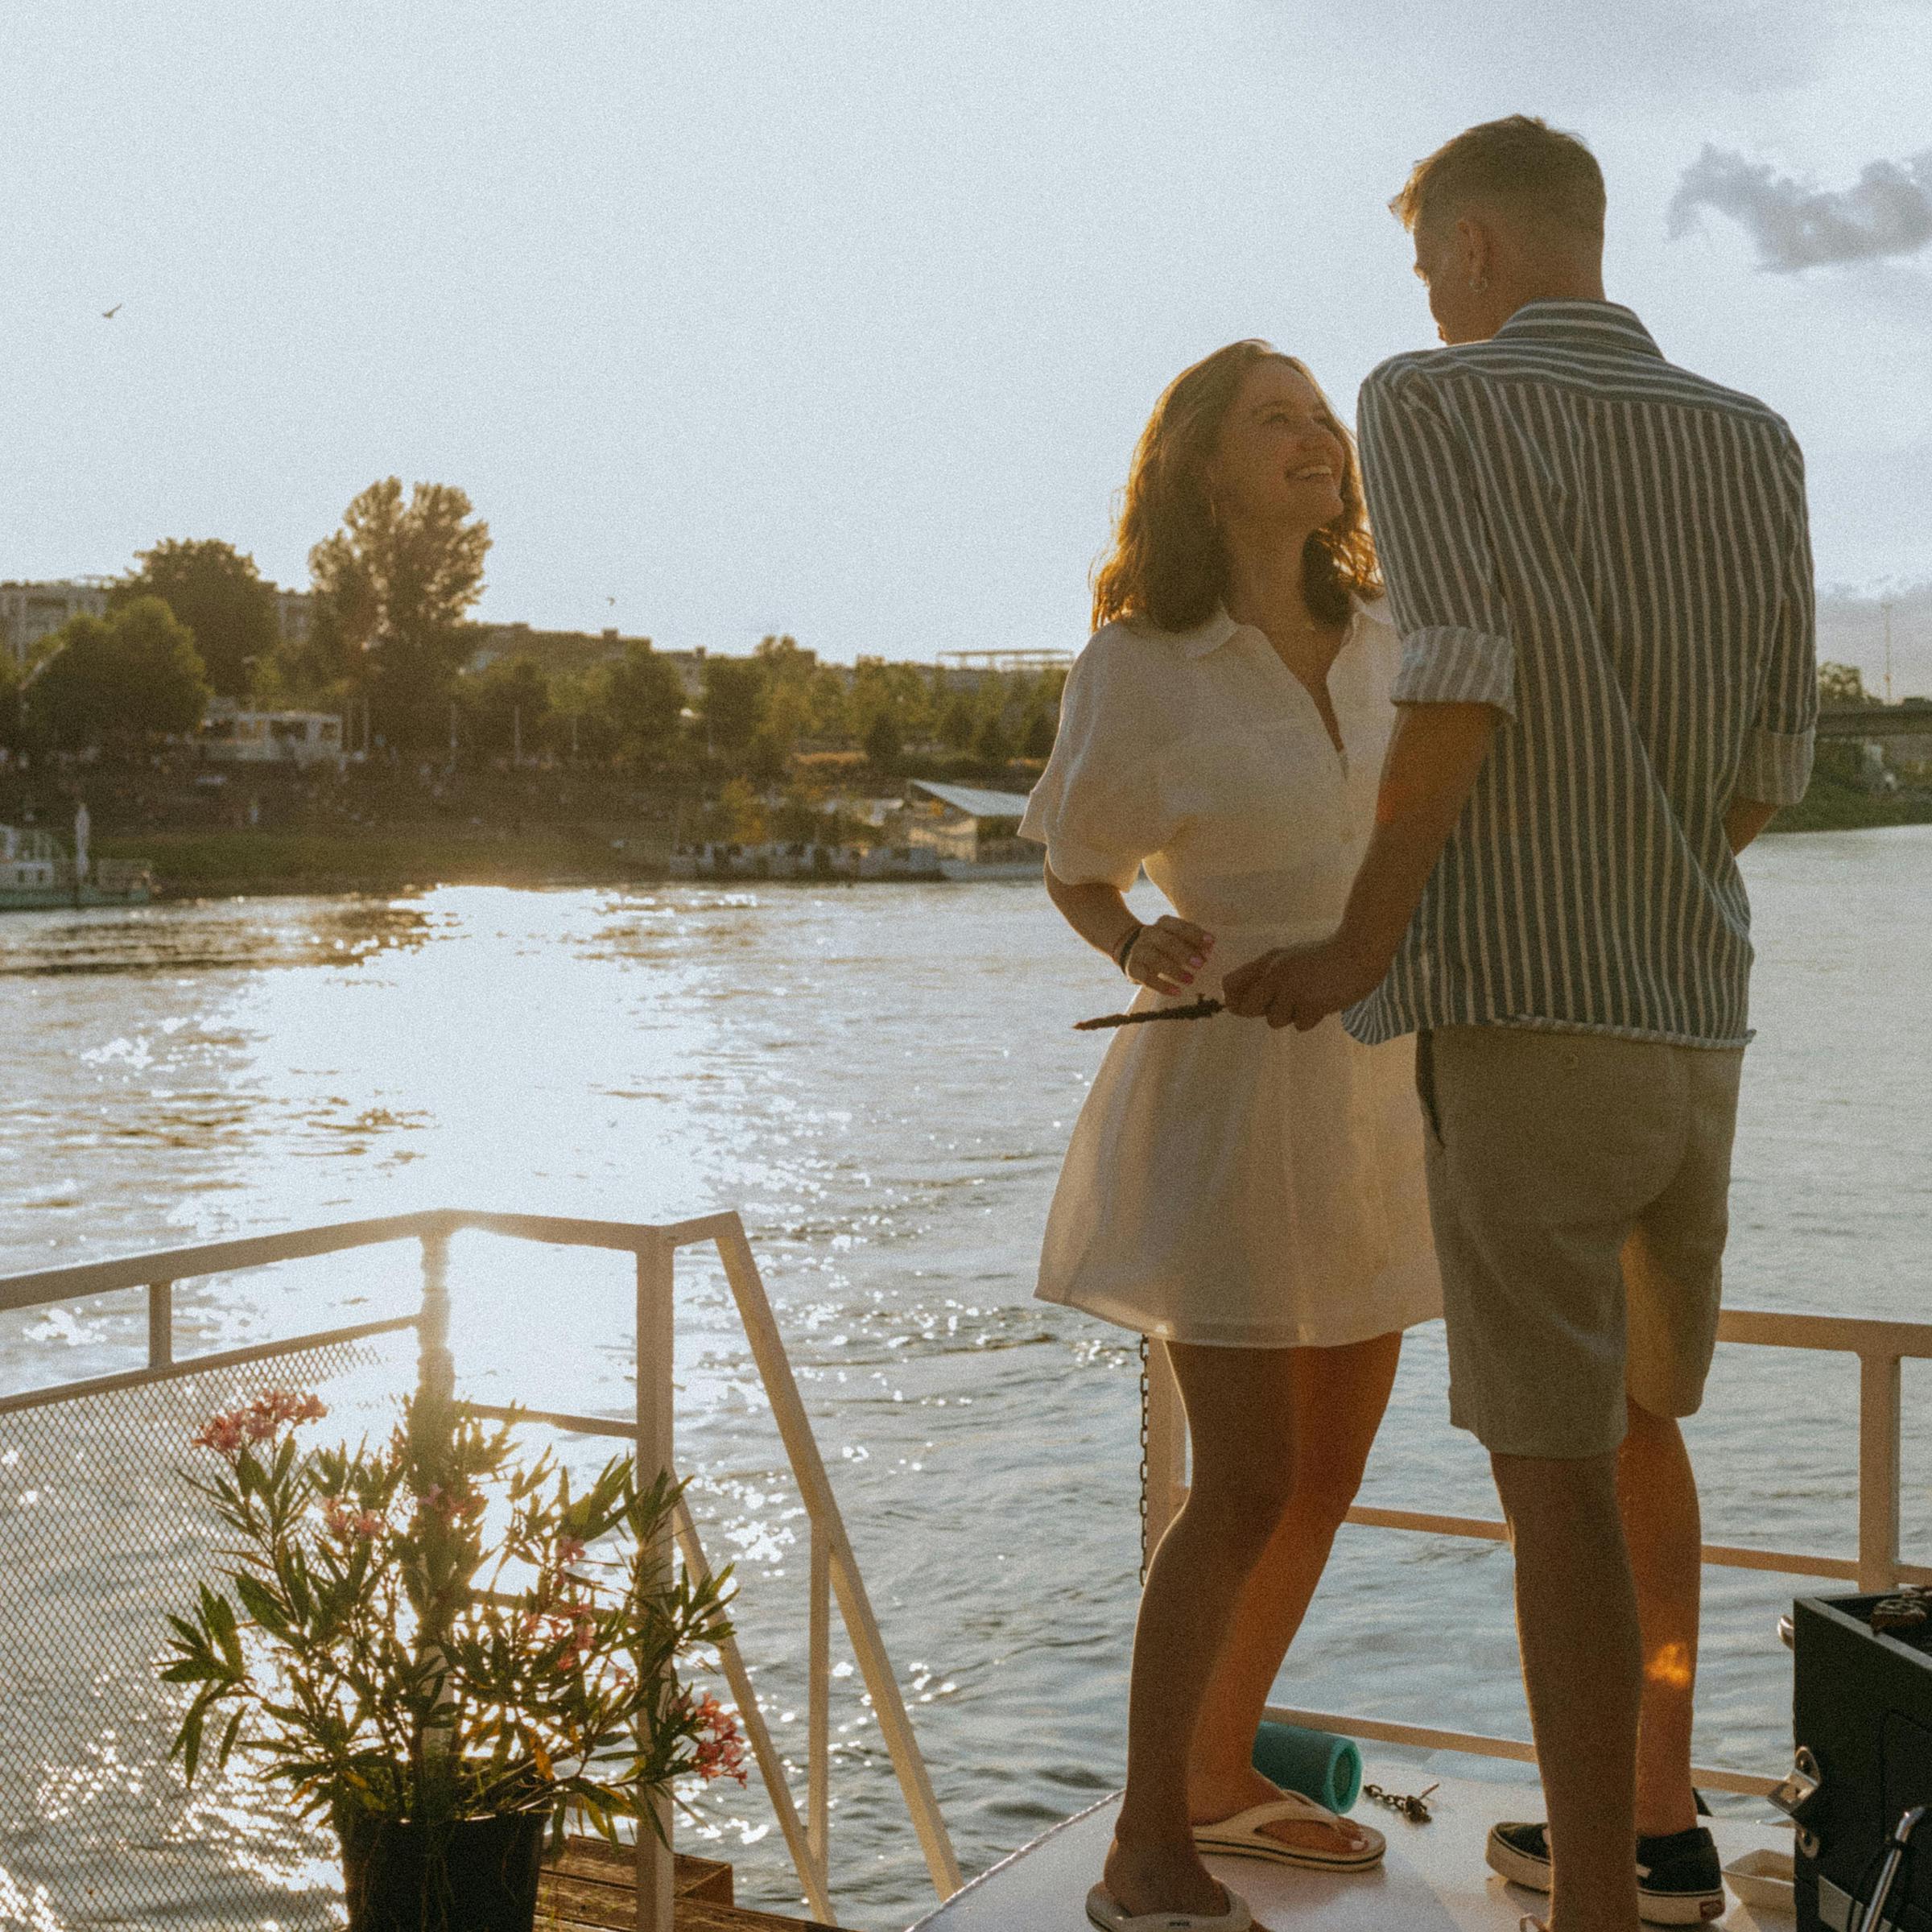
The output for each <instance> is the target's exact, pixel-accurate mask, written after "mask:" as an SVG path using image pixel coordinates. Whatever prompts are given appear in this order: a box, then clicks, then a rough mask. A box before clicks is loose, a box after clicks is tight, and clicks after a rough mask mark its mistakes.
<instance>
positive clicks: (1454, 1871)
mask: <svg viewBox="0 0 1932 1932" xmlns="http://www.w3.org/2000/svg"><path fill="white" fill-rule="evenodd" d="M1437 1775H1438V1774H1437V1773H1434V1772H1430V1773H1426V1774H1425V1775H1423V1776H1422V1777H1421V1778H1420V1780H1419V1781H1418V1776H1417V1771H1416V1767H1415V1765H1414V1763H1412V1762H1400V1763H1393V1762H1392V1763H1384V1764H1378V1763H1377V1761H1375V1760H1373V1759H1370V1760H1369V1762H1368V1765H1367V1776H1368V1777H1369V1781H1370V1782H1372V1783H1379V1784H1381V1785H1386V1786H1387V1787H1388V1788H1389V1789H1390V1790H1400V1791H1415V1790H1420V1789H1421V1788H1422V1785H1426V1784H1427V1783H1429V1782H1430V1781H1431V1780H1432V1779H1433V1778H1434V1777H1435V1776H1437ZM1429 1802H1430V1809H1431V1810H1432V1811H1433V1813H1434V1817H1433V1818H1432V1819H1431V1821H1430V1823H1428V1824H1426V1825H1413V1824H1410V1823H1409V1822H1408V1821H1407V1820H1406V1818H1402V1817H1400V1816H1399V1815H1397V1814H1394V1813H1392V1812H1389V1811H1386V1810H1383V1809H1382V1808H1381V1806H1374V1805H1371V1804H1369V1802H1367V1801H1366V1800H1364V1801H1363V1802H1361V1803H1360V1804H1359V1805H1357V1806H1356V1816H1357V1817H1359V1818H1364V1819H1365V1820H1367V1821H1368V1822H1369V1823H1373V1824H1374V1825H1375V1826H1377V1827H1378V1828H1379V1829H1381V1831H1384V1832H1385V1834H1386V1835H1387V1837H1388V1839H1389V1856H1387V1858H1386V1859H1385V1860H1384V1861H1383V1862H1382V1864H1381V1867H1380V1868H1378V1869H1377V1870H1376V1871H1375V1872H1369V1873H1364V1874H1357V1875H1354V1876H1340V1875H1334V1874H1330V1873H1326V1872H1307V1871H1299V1870H1296V1869H1294V1868H1292V1867H1289V1866H1285V1865H1271V1864H1266V1863H1265V1862H1264V1861H1262V1860H1257V1859H1251V1858H1240V1859H1234V1858H1210V1859H1209V1860H1208V1867H1209V1868H1210V1869H1211V1870H1212V1872H1213V1873H1214V1875H1215V1876H1216V1877H1217V1878H1218V1879H1220V1880H1221V1882H1222V1883H1223V1884H1224V1885H1232V1887H1234V1889H1236V1891H1238V1892H1240V1893H1241V1895H1242V1896H1243V1897H1245V1899H1246V1900H1247V1901H1248V1902H1249V1905H1250V1906H1251V1907H1253V1911H1254V1916H1255V1922H1256V1925H1257V1926H1258V1927H1265V1928H1268V1929H1269V1932H1517V1922H1518V1921H1519V1920H1520V1918H1521V1916H1522V1914H1523V1913H1525V1912H1534V1911H1538V1910H1539V1909H1540V1907H1541V1905H1542V1903H1543V1902H1544V1901H1542V1899H1541V1897H1540V1895H1539V1894H1538V1893H1534V1892H1525V1891H1521V1890H1519V1889H1517V1888H1516V1887H1515V1886H1513V1885H1505V1883H1504V1882H1503V1880H1501V1879H1500V1878H1498V1877H1496V1875H1495V1874H1494V1873H1493V1872H1491V1871H1490V1870H1489V1868H1488V1866H1487V1865H1485V1864H1484V1863H1483V1845H1484V1841H1485V1839H1487V1838H1488V1833H1489V1827H1490V1826H1491V1825H1492V1824H1493V1823H1496V1820H1497V1819H1498V1818H1538V1817H1541V1816H1542V1794H1541V1793H1540V1792H1539V1791H1538V1790H1537V1788H1536V1787H1535V1786H1534V1785H1524V1784H1514V1783H1496V1782H1491V1781H1480V1782H1478V1781H1475V1780H1472V1779H1467V1778H1459V1777H1445V1778H1443V1784H1442V1788H1441V1790H1439V1791H1438V1792H1436V1794H1435V1795H1434V1796H1433V1797H1432V1798H1430V1801H1429ZM1118 1803H1119V1794H1115V1795H1114V1796H1113V1797H1112V1798H1106V1799H1104V1800H1103V1801H1102V1802H1100V1803H1099V1804H1097V1805H1096V1806H1092V1808H1091V1809H1090V1810H1086V1811H1083V1812H1081V1813H1080V1814H1079V1815H1078V1816H1077V1817H1074V1818H1069V1819H1067V1822H1066V1823H1064V1824H1062V1825H1059V1826H1056V1827H1055V1829H1054V1830H1053V1831H1050V1832H1048V1833H1047V1835H1046V1836H1045V1837H1043V1838H1040V1839H1035V1840H1034V1843H1032V1844H1031V1845H1030V1846H1028V1847H1026V1848H1025V1849H1024V1850H1023V1851H1021V1852H1016V1853H1015V1854H1014V1855H1013V1856H1012V1857H1011V1858H1009V1859H1008V1860H1005V1862H1004V1863H1003V1864H997V1865H995V1866H994V1867H993V1868H992V1869H991V1870H990V1871H988V1872H985V1873H983V1874H982V1875H981V1876H980V1877H979V1878H977V1879H976V1880H973V1882H972V1884H971V1885H968V1886H967V1887H966V1889H964V1891H962V1892H958V1893H955V1894H954V1895H953V1897H952V1898H951V1899H949V1900H948V1901H947V1902H946V1903H945V1904H944V1905H942V1906H940V1907H939V1909H938V1910H937V1911H936V1912H933V1913H929V1914H928V1915H927V1917H926V1918H923V1919H921V1920H920V1921H919V1924H918V1926H916V1927H914V1932H1082V1928H1084V1926H1086V1925H1087V1916H1086V1911H1085V1901H1086V1897H1087V1890H1088V1887H1089V1886H1090V1885H1092V1884H1093V1883H1094V1881H1095V1880H1096V1879H1097V1878H1098V1877H1099V1876H1100V1861H1101V1859H1102V1858H1103V1857H1104V1855H1105V1853H1106V1850H1107V1843H1108V1839H1109V1837H1110V1836H1111V1835H1112V1833H1113V1814H1114V1810H1115V1808H1116V1806H1117V1805H1118ZM1711 1822H1712V1824H1713V1827H1714V1830H1715V1835H1716V1838H1717V1842H1718V1848H1719V1852H1720V1853H1721V1854H1722V1856H1723V1857H1724V1862H1725V1863H1726V1864H1729V1863H1730V1862H1731V1861H1732V1860H1733V1859H1734V1858H1736V1857H1737V1856H1740V1855H1741V1854H1742V1853H1744V1852H1748V1851H1752V1850H1755V1849H1757V1848H1759V1847H1779V1848H1781V1849H1784V1850H1789V1849H1790V1843H1791V1835H1790V1832H1788V1831H1785V1832H1780V1831H1778V1829H1777V1827H1775V1826H1772V1825H1758V1824H1753V1823H1748V1822H1740V1821H1738V1820H1735V1819H1727V1818H1719V1819H1714V1820H1713V1821H1711ZM1792 1924H1793V1921H1792V1920H1791V1919H1790V1918H1785V1917H1782V1916H1775V1915H1772V1914H1769V1913H1754V1912H1753V1911H1752V1909H1751V1908H1750V1907H1748V1906H1746V1905H1740V1904H1739V1903H1738V1901H1736V1898H1735V1897H1733V1898H1732V1901H1731V1909H1730V1910H1729V1912H1728V1913H1727V1914H1726V1915H1725V1917H1724V1918H1721V1919H1719V1920H1717V1921H1715V1926H1717V1927H1720V1928H1722V1929H1723V1932H1791V1926H1792Z"/></svg>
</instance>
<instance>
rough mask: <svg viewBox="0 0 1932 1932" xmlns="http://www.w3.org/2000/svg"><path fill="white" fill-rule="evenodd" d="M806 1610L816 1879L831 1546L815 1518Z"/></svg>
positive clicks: (808, 1785)
mask: <svg viewBox="0 0 1932 1932" xmlns="http://www.w3.org/2000/svg"><path fill="white" fill-rule="evenodd" d="M807 1534H808V1535H809V1536H810V1538H811V1558H810V1563H809V1579H808V1585H807V1596H808V1598H809V1602H808V1604H807V1610H806V1627H807V1639H806V1656H807V1666H806V1668H807V1678H808V1680H809V1681H808V1682H807V1686H806V1699H805V1733H806V1735H805V1765H806V1769H805V1818H806V1825H805V1836H806V1842H807V1843H808V1844H809V1845H810V1846H811V1856H812V1862H813V1863H814V1864H815V1865H816V1866H817V1867H818V1869H819V1884H820V1885H824V1886H825V1887H827V1888H828V1889H829V1888H830V1885H831V1877H832V1552H831V1550H829V1549H828V1547H827V1545H826V1538H825V1537H824V1534H823V1533H822V1532H821V1530H819V1525H818V1522H817V1521H816V1519H815V1518H814V1519H811V1521H810V1525H809V1529H808V1531H807Z"/></svg>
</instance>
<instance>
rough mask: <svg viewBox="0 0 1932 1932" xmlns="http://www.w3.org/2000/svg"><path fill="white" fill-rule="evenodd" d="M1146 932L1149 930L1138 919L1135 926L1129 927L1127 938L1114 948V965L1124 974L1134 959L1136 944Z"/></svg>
mask: <svg viewBox="0 0 1932 1932" xmlns="http://www.w3.org/2000/svg"><path fill="white" fill-rule="evenodd" d="M1146 930H1147V928H1146V927H1145V926H1143V925H1142V924H1141V923H1140V921H1139V920H1138V919H1136V920H1135V921H1134V923H1133V925H1132V926H1130V927H1128V929H1127V936H1126V938H1125V939H1122V940H1121V943H1120V944H1119V945H1117V947H1114V949H1113V963H1114V964H1115V965H1117V967H1119V968H1120V969H1121V972H1125V971H1126V970H1127V962H1128V960H1129V958H1130V957H1132V956H1133V947H1134V942H1135V941H1136V940H1137V939H1139V938H1140V936H1141V934H1142V933H1144V932H1145V931H1146Z"/></svg>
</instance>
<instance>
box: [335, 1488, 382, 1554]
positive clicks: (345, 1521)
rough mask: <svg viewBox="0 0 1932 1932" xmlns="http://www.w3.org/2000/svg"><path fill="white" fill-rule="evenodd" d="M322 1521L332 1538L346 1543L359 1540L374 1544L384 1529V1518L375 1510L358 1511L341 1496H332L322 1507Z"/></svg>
mask: <svg viewBox="0 0 1932 1932" xmlns="http://www.w3.org/2000/svg"><path fill="white" fill-rule="evenodd" d="M322 1521H323V1525H324V1528H326V1529H327V1530H328V1534H330V1535H331V1536H332V1537H334V1538H336V1539H337V1540H338V1541H339V1542H345V1543H348V1542H356V1541H357V1539H358V1538H359V1539H360V1540H361V1542H365V1543H366V1542H374V1540H375V1537H376V1534H377V1532H378V1530H381V1529H382V1517H380V1516H379V1515H378V1514H377V1513H376V1512H375V1511H374V1510H373V1509H362V1510H358V1509H357V1508H356V1506H355V1505H353V1503H349V1502H345V1501H344V1500H343V1499H342V1498H341V1496H331V1497H330V1498H329V1499H328V1501H327V1502H325V1503H324V1505H322Z"/></svg>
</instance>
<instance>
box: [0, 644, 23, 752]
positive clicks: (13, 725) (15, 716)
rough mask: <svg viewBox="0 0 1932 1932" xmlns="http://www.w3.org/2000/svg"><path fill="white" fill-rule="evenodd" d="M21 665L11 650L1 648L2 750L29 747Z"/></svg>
mask: <svg viewBox="0 0 1932 1932" xmlns="http://www.w3.org/2000/svg"><path fill="white" fill-rule="evenodd" d="M20 683H21V671H20V667H19V664H18V663H15V662H14V654H13V653H12V652H11V651H10V650H3V649H0V750H5V751H24V750H25V749H27V705H26V703H25V700H24V699H23V695H22V692H21V689H20Z"/></svg>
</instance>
